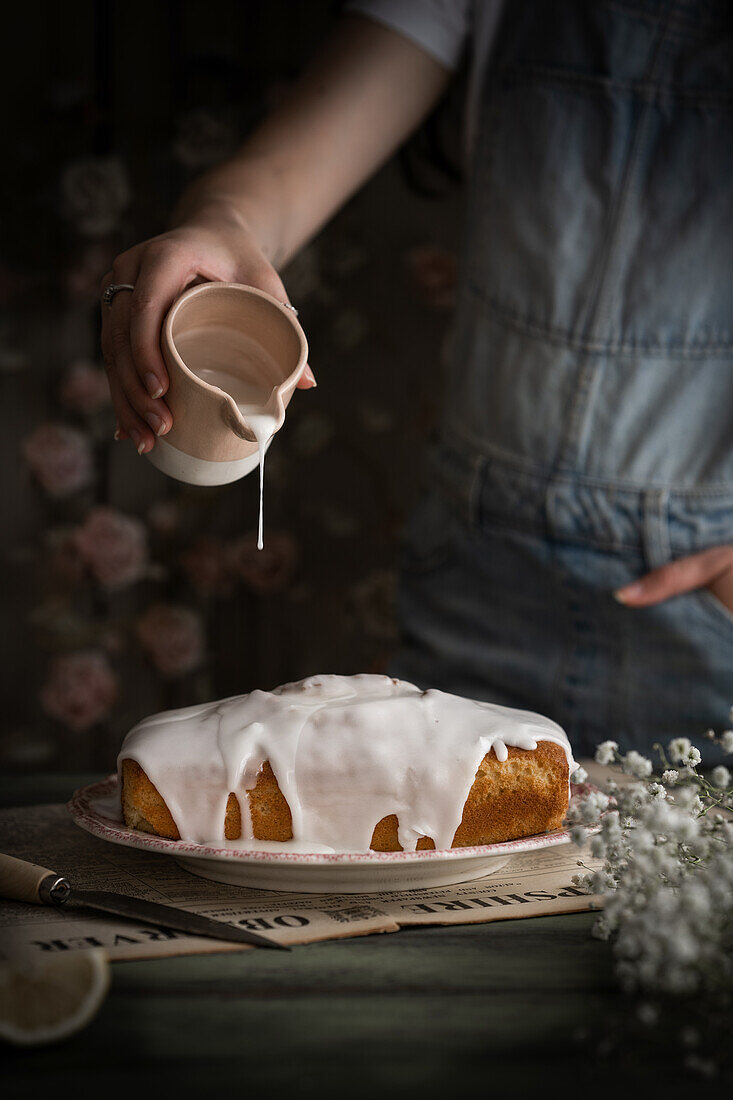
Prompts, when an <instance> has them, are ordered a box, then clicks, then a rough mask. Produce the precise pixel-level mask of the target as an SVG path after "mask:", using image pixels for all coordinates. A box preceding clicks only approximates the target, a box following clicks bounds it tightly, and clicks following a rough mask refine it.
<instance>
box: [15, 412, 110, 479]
mask: <svg viewBox="0 0 733 1100" xmlns="http://www.w3.org/2000/svg"><path fill="white" fill-rule="evenodd" d="M23 454H24V456H25V460H26V462H27V463H28V466H29V467H30V470H31V472H32V473H33V475H34V476H35V478H36V480H37V481H38V483H39V484H40V485H41V487H42V488H43V489H45V491H46V492H47V493H48V495H49V496H52V497H65V496H70V495H71V494H72V493H75V492H77V491H78V490H79V489H86V488H87V486H89V485H91V483H92V480H93V477H94V461H93V458H92V449H91V447H90V445H89V440H88V439H87V437H86V436H85V435H84V434H83V433H82V432H79V431H77V430H76V429H75V428H70V427H69V426H68V425H67V424H52V423H49V424H41V425H40V426H39V427H38V428H36V430H35V431H34V432H32V433H31V434H30V435H29V436H28V437H27V438H26V439H25V441H24V443H23Z"/></svg>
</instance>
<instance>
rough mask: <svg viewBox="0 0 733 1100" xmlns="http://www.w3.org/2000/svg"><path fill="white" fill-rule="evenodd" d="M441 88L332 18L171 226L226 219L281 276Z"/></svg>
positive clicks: (400, 52)
mask: <svg viewBox="0 0 733 1100" xmlns="http://www.w3.org/2000/svg"><path fill="white" fill-rule="evenodd" d="M449 78H450V73H449V72H448V71H447V70H446V69H444V68H443V66H441V65H440V64H439V63H438V62H437V61H434V60H433V59H432V58H431V57H429V56H428V55H427V54H426V53H424V51H422V50H421V49H420V48H419V47H417V46H415V45H413V44H412V43H411V42H409V41H408V40H407V39H406V38H404V37H403V36H402V35H399V34H396V33H395V32H393V31H390V30H387V29H386V28H383V27H381V26H379V25H377V24H376V23H373V22H371V21H370V20H367V19H362V18H361V17H359V16H344V17H342V18H341V20H339V23H338V24H337V25H336V27H335V29H334V31H333V33H332V34H331V36H330V37H329V39H328V40H327V41H326V43H325V44H324V46H323V47H322V48H321V50H320V51H319V53H318V54H317V55H316V56H315V57H314V59H313V60H312V62H311V63H310V65H309V66H308V68H307V70H306V71H305V73H304V74H303V76H302V77H301V78H300V80H299V81H298V82H297V83H296V84H295V85H294V87H293V88H292V90H291V92H290V94H289V95H288V97H287V99H286V101H285V102H284V103H283V104H282V105H281V106H279V107H278V108H277V109H276V110H275V111H274V112H273V113H272V114H271V115H269V116H268V117H267V118H266V119H265V121H264V122H263V123H262V124H261V125H260V126H259V127H258V128H257V130H256V131H255V132H254V133H253V134H252V135H251V137H250V138H249V139H248V140H247V142H246V143H245V144H244V146H243V147H242V148H241V149H240V150H239V152H238V153H237V154H236V155H235V156H234V157H232V158H231V159H229V160H228V161H226V162H225V163H224V164H222V165H219V166H218V167H217V168H215V169H214V170H213V171H211V172H208V173H207V174H206V175H204V176H202V177H201V178H200V179H198V180H196V181H195V182H194V184H193V185H192V186H191V187H190V188H189V189H188V191H187V192H186V193H185V194H184V196H183V198H182V199H181V202H180V203H179V205H178V207H177V208H176V211H175V212H174V216H173V219H174V224H176V225H180V224H183V223H201V224H205V223H206V222H208V221H212V220H220V219H221V218H222V217H224V218H225V219H226V218H227V217H230V218H232V220H233V221H236V222H238V223H239V224H240V225H243V226H245V227H246V228H247V230H248V231H249V233H250V234H251V235H252V237H253V239H254V240H255V241H256V242H257V244H258V245H259V247H260V248H261V249H262V251H263V253H264V254H265V256H267V258H268V259H269V260H270V261H271V263H272V264H273V265H274V266H275V267H278V268H279V267H281V266H282V265H283V264H285V263H286V262H287V261H288V260H289V259H290V257H291V256H292V255H293V254H294V253H295V252H297V251H298V249H299V248H300V247H301V246H302V245H303V244H304V243H305V242H306V241H308V240H309V239H310V238H311V237H312V236H313V235H314V234H315V233H316V232H317V231H318V230H319V229H320V227H321V226H322V225H323V224H324V223H325V222H326V221H328V219H329V218H330V217H331V216H332V215H333V214H334V213H335V211H336V210H337V209H338V208H339V207H340V206H341V205H342V204H343V203H344V202H345V201H346V200H347V199H348V198H349V197H350V196H351V195H352V194H353V193H354V192H355V191H356V190H358V188H359V187H360V186H361V185H362V184H363V183H364V182H365V180H367V179H368V178H369V177H370V176H371V175H372V174H373V172H374V171H375V170H376V169H377V168H378V167H379V166H380V165H381V164H382V163H383V162H384V161H385V160H387V159H388V157H389V156H390V155H391V154H392V153H393V152H394V150H395V149H396V148H397V147H398V146H399V145H400V144H401V143H402V142H403V141H404V140H405V138H406V137H407V136H408V135H409V134H410V133H411V132H412V131H413V130H414V129H415V128H416V127H417V126H418V125H419V123H420V122H421V121H422V119H423V118H424V117H425V115H426V114H427V113H428V112H429V111H430V110H431V108H432V107H433V106H434V104H435V103H436V101H437V100H438V98H439V96H440V95H441V94H442V92H443V90H444V89H445V86H446V84H447V83H448V80H449Z"/></svg>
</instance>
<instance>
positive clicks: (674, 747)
mask: <svg viewBox="0 0 733 1100" xmlns="http://www.w3.org/2000/svg"><path fill="white" fill-rule="evenodd" d="M667 751H668V752H669V755H670V757H671V758H672V761H673V763H676V764H686V765H687V766H688V767H693V768H694V767H695V766H696V765H697V764H699V763H700V750H699V749H696V748H695V746H694V745H693V744H692V743H691V742H690V739H689V738H688V737H675V738H673V739H672V740H671V741H670V743H669V745H668V746H667Z"/></svg>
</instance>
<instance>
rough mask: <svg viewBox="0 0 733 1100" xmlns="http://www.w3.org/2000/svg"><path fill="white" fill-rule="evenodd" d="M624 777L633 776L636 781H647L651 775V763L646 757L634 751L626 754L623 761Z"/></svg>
mask: <svg viewBox="0 0 733 1100" xmlns="http://www.w3.org/2000/svg"><path fill="white" fill-rule="evenodd" d="M623 768H624V772H625V773H626V775H633V776H634V777H635V778H636V779H648V778H649V776H650V775H651V774H652V762H651V760H648V759H647V758H646V756H642V755H641V753H639V752H637V751H636V749H632V750H631V751H630V752H627V754H626V756H625V757H624V761H623Z"/></svg>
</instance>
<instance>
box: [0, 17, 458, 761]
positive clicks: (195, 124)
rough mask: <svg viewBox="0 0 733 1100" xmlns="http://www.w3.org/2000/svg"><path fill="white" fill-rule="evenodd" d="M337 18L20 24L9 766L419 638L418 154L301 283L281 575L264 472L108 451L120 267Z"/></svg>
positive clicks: (279, 471)
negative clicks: (180, 467)
mask: <svg viewBox="0 0 733 1100" xmlns="http://www.w3.org/2000/svg"><path fill="white" fill-rule="evenodd" d="M333 7H334V6H333V5H332V4H328V3H318V2H313V3H303V4H292V3H284V2H272V0H262V2H247V3H236V2H224V0H219V2H217V3H216V4H214V5H200V4H194V3H193V2H181V3H166V2H162V0H161V2H157V3H156V2H155V0H153V2H150V3H147V4H142V3H138V2H136V0H130V2H128V3H126V4H124V5H123V4H121V3H114V2H112V3H97V4H95V3H92V2H90V0H87V2H82V3H78V4H75V5H72V6H71V7H70V8H68V7H66V8H64V9H63V10H61V9H58V10H55V9H52V8H51V7H50V6H49V7H48V8H47V9H46V11H47V18H46V22H45V24H44V26H43V27H42V28H40V30H39V27H38V26H37V24H36V23H35V22H34V21H33V19H32V17H31V15H30V14H25V15H24V14H23V13H22V12H19V11H17V10H16V11H15V12H14V14H13V15H12V16H11V17H10V20H11V25H10V28H9V33H8V35H7V36H6V39H5V43H4V48H5V50H6V53H7V56H6V57H5V59H4V60H5V63H6V64H5V68H4V72H5V77H6V79H8V80H9V82H10V83H11V84H12V89H10V91H11V94H12V97H11V101H10V103H8V100H7V96H6V97H5V98H6V104H7V106H6V112H7V116H8V117H7V131H8V135H9V137H8V139H7V141H8V148H10V149H12V153H13V155H12V157H10V158H8V165H7V166H6V171H5V173H4V179H3V183H2V187H3V201H4V210H5V211H6V214H8V213H9V217H7V218H6V219H5V220H4V224H3V226H2V228H0V241H1V242H2V253H1V256H0V394H1V395H2V405H1V410H2V411H1V415H2V419H3V430H2V435H1V438H2V444H1V446H2V485H3V502H4V512H3V514H4V523H3V525H2V533H1V535H0V538H1V540H2V542H1V546H2V555H3V577H4V580H5V584H6V593H5V598H4V600H3V609H2V616H3V619H2V641H3V659H2V690H3V724H2V727H0V766H2V767H5V768H16V769H28V768H44V767H49V766H54V767H67V768H89V769H111V768H113V767H114V758H115V754H116V750H117V747H118V745H119V743H120V741H121V739H122V737H123V735H124V734H125V732H126V731H127V729H128V728H129V727H130V726H131V725H132V724H133V723H134V722H135V721H137V720H138V719H139V718H141V717H143V716H144V715H145V714H148V713H151V712H152V711H155V710H158V709H162V708H165V707H172V706H184V705H187V704H190V703H194V702H197V701H201V700H205V699H211V698H215V697H219V696H225V695H230V694H235V693H238V692H244V691H248V690H250V689H252V688H254V687H258V686H259V687H265V688H267V687H272V686H274V685H275V684H277V683H280V682H282V681H285V680H290V679H296V678H299V677H301V676H305V675H308V674H311V673H314V672H357V671H378V670H382V669H383V668H384V667H385V666H386V663H387V662H388V660H389V657H390V655H391V653H392V652H393V651H394V649H395V647H396V645H397V643H398V633H397V627H396V623H395V618H394V606H393V597H394V585H395V572H396V562H397V555H398V548H399V534H400V530H401V526H402V523H403V520H404V517H405V513H406V511H407V509H408V508H409V506H410V504H411V502H412V500H413V499H414V496H415V493H416V492H417V490H418V486H419V481H420V476H421V462H422V457H423V454H424V449H425V444H426V440H427V438H428V436H429V433H430V430H431V427H432V425H433V423H434V421H435V418H436V414H437V412H438V411H439V405H440V394H441V387H442V385H443V380H442V377H441V362H440V360H441V346H442V344H443V341H444V340H445V338H446V333H447V330H448V325H449V321H450V310H451V306H452V300H453V288H454V283H455V242H456V236H457V226H458V216H459V209H460V192H459V190H458V189H457V188H455V187H453V188H448V189H446V188H444V186H443V182H442V181H443V178H444V176H445V173H442V172H440V171H438V170H437V169H436V167H435V164H436V159H437V158H435V157H433V159H432V161H431V162H428V161H425V159H424V157H423V152H422V149H421V145H425V144H426V143H425V141H424V140H423V139H421V140H419V141H417V142H415V143H413V144H412V146H411V147H410V149H409V150H408V152H407V156H406V158H405V155H404V154H403V156H402V157H401V158H400V159H399V160H397V161H394V162H392V163H391V164H389V165H387V167H386V168H385V169H383V170H382V171H381V172H380V173H379V174H378V175H377V176H376V177H375V178H374V179H373V180H372V181H371V182H370V183H369V184H368V185H367V186H366V187H365V188H364V189H363V191H362V192H361V193H360V194H359V195H358V196H356V197H355V198H354V199H353V200H352V201H351V202H350V203H349V204H348V205H347V206H346V207H345V208H344V209H343V210H342V211H341V212H340V213H339V214H338V215H337V216H336V217H335V219H334V220H333V221H332V223H331V224H330V225H329V226H328V227H327V228H326V229H325V230H324V231H323V233H322V234H321V235H320V236H319V237H318V238H317V239H316V240H315V241H313V242H312V243H311V244H310V245H309V246H308V247H307V248H306V249H305V250H304V251H303V252H302V253H301V254H300V255H299V256H298V257H297V258H296V259H295V260H294V262H293V263H292V264H291V265H290V267H289V268H288V269H287V270H286V271H285V272H284V273H283V277H284V281H285V283H286V286H287V287H288V291H289V294H290V297H291V300H292V301H293V302H294V303H295V304H296V305H297V306H298V308H299V310H300V320H301V322H302V324H303V327H304V328H305V330H306V334H307V336H308V339H309V343H310V346H311V356H310V363H311V365H312V367H313V370H314V372H315V374H316V377H317V379H318V388H317V389H315V390H312V391H305V392H298V393H296V395H295V398H294V400H293V402H292V403H291V405H290V407H289V409H288V415H287V419H286V422H285V426H284V427H283V429H282V430H281V432H280V433H279V435H278V436H277V437H276V438H275V441H274V442H273V445H272V447H271V449H270V452H269V454H268V460H267V465H266V495H265V549H264V550H263V551H262V552H258V551H257V549H256V544H255V542H256V524H257V491H258V486H257V484H256V477H250V478H246V479H244V480H242V481H239V482H236V483H234V484H232V485H229V486H224V487H221V488H219V489H204V488H195V487H192V486H186V485H183V484H181V483H178V482H175V481H171V480H168V479H166V478H165V477H164V476H163V475H162V474H161V473H159V472H158V471H157V470H156V469H154V468H153V467H152V465H150V464H149V463H148V462H147V461H146V460H145V459H143V458H139V457H138V456H137V454H136V453H135V451H134V449H133V447H132V445H131V444H130V443H115V442H114V441H113V439H112V433H113V430H114V418H113V415H112V411H111V405H110V402H109V395H108V390H107V383H106V377H105V373H104V369H103V367H102V365H101V361H100V353H99V346H98V344H99V304H98V294H99V281H100V279H101V277H102V275H103V274H104V273H105V271H106V270H107V268H108V267H109V265H110V262H111V260H112V259H113V258H114V256H115V255H116V254H117V252H119V251H120V250H121V249H123V248H125V247H127V246H129V245H130V244H133V243H136V242H137V241H139V240H141V239H143V238H144V237H146V236H149V235H152V234H153V233H155V232H158V231H159V230H160V229H162V228H163V227H164V224H165V217H166V212H167V211H168V210H169V209H170V207H171V206H172V204H173V202H174V200H175V198H176V197H177V195H178V194H179V193H180V191H181V189H182V188H183V187H184V186H185V184H186V181H187V180H188V179H190V178H191V177H192V176H193V175H195V173H196V172H198V171H200V170H201V169H202V168H205V167H207V166H209V165H211V164H213V163H215V162H216V161H217V160H219V159H221V158H222V157H224V156H226V155H227V154H228V153H229V152H231V151H232V150H233V149H234V148H236V146H237V143H238V142H239V141H241V140H242V138H243V137H244V136H245V135H246V133H247V131H248V130H249V129H250V128H251V127H252V125H253V124H254V123H255V122H256V120H257V118H258V117H260V115H261V114H262V112H263V111H265V110H266V109H267V108H268V106H270V105H272V104H274V103H276V102H277V98H278V96H279V95H281V94H282V91H283V88H284V87H286V86H287V83H288V82H289V81H290V80H291V79H292V78H293V76H294V74H295V73H297V71H298V69H299V68H300V66H301V65H302V63H303V60H304V58H305V57H306V56H307V55H308V54H309V52H310V51H311V49H312V48H313V46H314V44H315V43H317V41H318V39H319V37H320V36H321V35H322V34H323V33H324V32H325V30H326V28H327V27H328V25H329V22H330V20H331V19H332V18H333V16H334V10H333ZM427 144H430V143H429V142H428V143H427Z"/></svg>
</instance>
